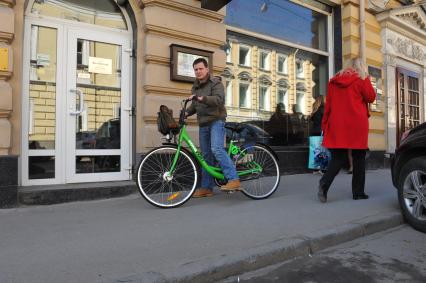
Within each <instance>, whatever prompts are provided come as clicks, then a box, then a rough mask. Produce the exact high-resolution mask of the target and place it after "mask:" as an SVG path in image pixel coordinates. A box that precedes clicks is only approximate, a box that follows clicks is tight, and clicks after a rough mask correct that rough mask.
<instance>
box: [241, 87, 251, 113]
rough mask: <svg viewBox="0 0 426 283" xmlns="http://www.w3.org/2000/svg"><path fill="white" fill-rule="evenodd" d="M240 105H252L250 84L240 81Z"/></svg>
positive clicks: (246, 106)
mask: <svg viewBox="0 0 426 283" xmlns="http://www.w3.org/2000/svg"><path fill="white" fill-rule="evenodd" d="M239 99H240V102H239V106H240V107H243V108H248V107H250V103H249V102H250V87H249V84H245V83H240V86H239Z"/></svg>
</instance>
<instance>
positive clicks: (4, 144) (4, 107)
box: [0, 0, 15, 155]
mask: <svg viewBox="0 0 426 283" xmlns="http://www.w3.org/2000/svg"><path fill="white" fill-rule="evenodd" d="M14 5H15V3H14V1H11V0H9V1H0V49H2V52H3V54H4V55H3V56H4V57H3V58H4V59H2V60H4V61H3V62H2V64H1V66H2V67H1V68H0V133H1V135H0V155H9V154H10V153H11V147H12V123H11V121H10V118H11V115H12V110H13V106H12V103H13V89H12V85H11V83H10V78H11V77H12V76H13V71H14V69H13V62H14V58H13V47H12V42H13V39H14V37H15V15H14V12H13V6H14Z"/></svg>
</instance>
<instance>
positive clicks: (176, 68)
mask: <svg viewBox="0 0 426 283" xmlns="http://www.w3.org/2000/svg"><path fill="white" fill-rule="evenodd" d="M200 57H201V58H204V59H206V60H207V62H208V64H209V68H210V72H211V68H212V66H213V52H212V51H207V50H202V49H197V48H192V47H188V46H182V45H177V44H172V45H170V79H171V80H172V81H180V82H190V83H192V82H194V80H195V74H194V69H193V68H192V63H193V62H194V60H195V59H197V58H200Z"/></svg>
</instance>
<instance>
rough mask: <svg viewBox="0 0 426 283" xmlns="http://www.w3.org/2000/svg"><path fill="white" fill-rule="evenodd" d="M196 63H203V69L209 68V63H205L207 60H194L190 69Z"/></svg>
mask: <svg viewBox="0 0 426 283" xmlns="http://www.w3.org/2000/svg"><path fill="white" fill-rule="evenodd" d="M198 63H203V64H204V67H206V68H208V67H209V63H207V60H206V59H204V58H197V59H195V60H194V63H192V67H194V66H195V65H197V64H198Z"/></svg>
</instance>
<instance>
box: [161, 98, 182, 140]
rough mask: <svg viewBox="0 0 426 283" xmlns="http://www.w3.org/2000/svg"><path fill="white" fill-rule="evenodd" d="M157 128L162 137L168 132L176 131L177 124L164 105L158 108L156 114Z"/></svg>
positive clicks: (171, 112)
mask: <svg viewBox="0 0 426 283" xmlns="http://www.w3.org/2000/svg"><path fill="white" fill-rule="evenodd" d="M157 127H158V131H159V132H160V133H162V134H163V135H167V134H169V133H170V131H174V132H175V131H176V130H177V129H178V124H177V123H176V121H175V119H173V111H172V110H170V109H169V108H168V107H167V106H166V105H161V106H160V111H159V112H158V117H157Z"/></svg>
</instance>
